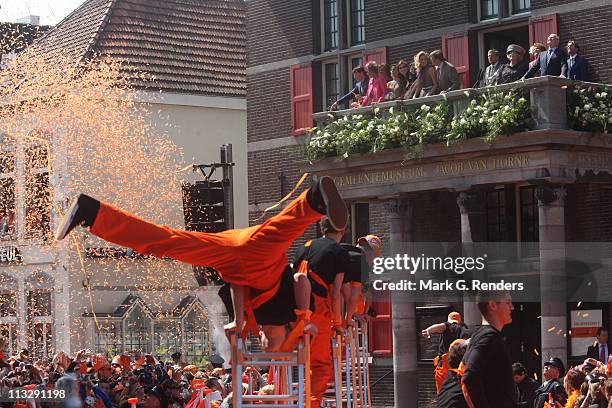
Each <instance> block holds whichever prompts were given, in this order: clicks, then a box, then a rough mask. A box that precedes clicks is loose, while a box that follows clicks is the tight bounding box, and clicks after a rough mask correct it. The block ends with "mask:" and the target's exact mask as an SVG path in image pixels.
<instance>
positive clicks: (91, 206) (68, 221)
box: [55, 194, 100, 241]
mask: <svg viewBox="0 0 612 408" xmlns="http://www.w3.org/2000/svg"><path fill="white" fill-rule="evenodd" d="M99 209H100V202H99V201H98V200H96V199H94V198H91V197H89V196H87V195H85V194H79V196H78V197H76V198H75V199H74V200H72V204H70V207H69V208H68V211H66V213H65V214H64V217H63V218H62V220H61V222H60V223H59V225H58V226H57V230H55V239H57V240H58V241H59V240H61V239H64V238H65V237H66V235H68V234H69V233H70V231H72V230H73V229H74V228H75V227H77V226H79V225H80V226H83V227H91V226H92V225H93V223H94V221H95V220H96V216H97V215H98V210H99Z"/></svg>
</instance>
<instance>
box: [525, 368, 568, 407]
mask: <svg viewBox="0 0 612 408" xmlns="http://www.w3.org/2000/svg"><path fill="white" fill-rule="evenodd" d="M564 375H565V366H564V365H563V361H561V359H560V358H557V357H553V358H551V359H550V360H548V361H546V362H545V363H544V369H543V372H542V378H543V380H544V383H542V385H541V386H540V387H539V388H538V389H537V390H536V392H535V404H534V405H533V408H543V407H544V403H545V402H548V399H549V394H552V396H553V398H554V399H555V401H556V402H559V403H560V404H561V405H562V406H565V402H566V399H567V394H566V393H565V390H564V388H563V383H562V381H561V380H560V379H559V378H561V377H563V376H564Z"/></svg>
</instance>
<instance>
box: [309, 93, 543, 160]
mask: <svg viewBox="0 0 612 408" xmlns="http://www.w3.org/2000/svg"><path fill="white" fill-rule="evenodd" d="M532 122H533V120H532V115H531V108H530V105H529V101H528V99H527V97H526V96H523V95H522V94H520V93H517V92H514V91H511V92H505V93H504V92H493V93H487V94H483V95H479V96H477V97H475V98H473V99H470V100H469V104H468V107H467V109H465V110H464V111H463V112H461V113H460V114H459V115H457V116H455V117H453V110H452V108H451V106H450V105H449V104H448V102H446V101H441V102H439V103H437V104H435V105H433V106H430V105H422V106H421V107H419V108H418V109H416V111H414V112H403V111H399V112H396V111H394V110H393V108H391V109H390V110H389V111H388V112H386V113H385V114H384V115H381V114H380V111H379V109H378V108H376V109H375V110H374V115H373V116H371V117H365V116H364V115H351V116H345V117H342V118H339V119H337V120H335V121H332V122H330V123H329V124H327V125H326V126H324V127H320V128H314V129H312V132H311V137H310V140H309V141H308V144H307V145H306V146H305V149H304V151H305V155H306V158H307V159H308V160H309V161H310V162H314V161H317V160H321V159H324V158H326V157H332V156H338V157H340V158H347V157H350V156H352V155H355V154H363V153H376V152H379V151H382V150H387V149H395V148H399V147H403V148H404V149H406V150H408V157H409V158H415V157H418V156H419V155H420V154H421V153H422V152H423V150H424V148H425V146H426V145H428V144H433V143H439V142H446V143H447V145H450V144H451V143H454V142H456V141H458V140H463V139H470V138H478V137H479V138H483V140H485V141H486V142H491V141H492V140H493V139H495V138H496V137H497V136H500V135H509V134H511V133H515V132H520V131H523V130H526V129H529V128H530V127H531V125H532Z"/></svg>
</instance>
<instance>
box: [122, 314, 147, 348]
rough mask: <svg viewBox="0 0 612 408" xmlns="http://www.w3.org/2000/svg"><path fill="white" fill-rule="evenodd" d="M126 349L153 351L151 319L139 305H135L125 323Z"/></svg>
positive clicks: (124, 338) (124, 337)
mask: <svg viewBox="0 0 612 408" xmlns="http://www.w3.org/2000/svg"><path fill="white" fill-rule="evenodd" d="M123 327H124V331H123V333H124V336H123V342H124V343H123V344H124V351H128V352H131V351H133V350H141V351H142V352H144V353H149V352H151V319H150V318H149V316H147V314H146V313H145V312H144V311H143V310H142V308H140V307H139V306H136V307H134V309H132V311H131V312H130V314H129V316H128V317H127V318H126V319H125V321H124V323H123Z"/></svg>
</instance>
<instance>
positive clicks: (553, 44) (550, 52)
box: [523, 34, 567, 79]
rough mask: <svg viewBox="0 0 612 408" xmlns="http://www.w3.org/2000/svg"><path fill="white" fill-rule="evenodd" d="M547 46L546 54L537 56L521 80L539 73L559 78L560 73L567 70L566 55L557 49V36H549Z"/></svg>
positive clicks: (560, 49) (542, 53)
mask: <svg viewBox="0 0 612 408" xmlns="http://www.w3.org/2000/svg"><path fill="white" fill-rule="evenodd" d="M547 45H548V49H547V50H546V52H541V53H539V54H538V57H537V58H536V59H535V63H534V64H533V66H532V67H531V68H530V69H529V70H528V71H527V72H526V73H525V75H524V76H523V79H528V78H532V77H533V76H534V75H535V73H536V72H539V73H540V75H541V76H544V75H552V76H560V75H561V72H563V70H566V69H567V54H566V53H565V51H564V50H563V49H562V48H559V36H558V35H557V34H550V35H549V36H548V40H547Z"/></svg>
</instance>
